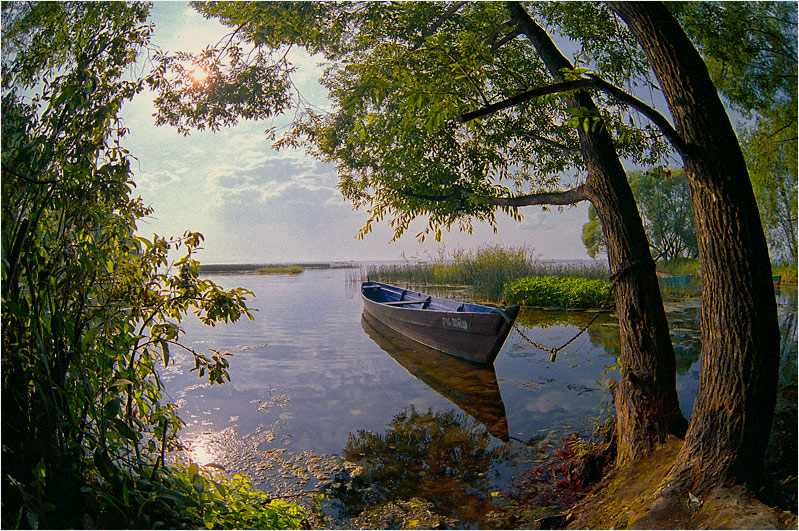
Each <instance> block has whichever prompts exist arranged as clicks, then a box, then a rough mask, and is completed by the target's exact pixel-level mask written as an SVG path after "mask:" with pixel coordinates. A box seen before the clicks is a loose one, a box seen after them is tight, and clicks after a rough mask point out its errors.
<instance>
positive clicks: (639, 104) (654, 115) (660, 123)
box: [586, 74, 688, 155]
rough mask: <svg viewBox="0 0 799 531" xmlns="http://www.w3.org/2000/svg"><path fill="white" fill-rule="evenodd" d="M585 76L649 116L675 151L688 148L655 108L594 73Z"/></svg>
mask: <svg viewBox="0 0 799 531" xmlns="http://www.w3.org/2000/svg"><path fill="white" fill-rule="evenodd" d="M586 76H587V77H588V78H589V79H590V80H591V81H593V83H594V87H595V88H596V89H598V90H601V91H602V92H605V93H607V94H609V95H611V96H613V97H614V98H616V99H617V100H620V101H622V102H624V103H626V104H627V105H629V106H630V107H632V108H633V109H635V110H637V111H638V112H640V113H641V114H643V115H644V116H646V117H647V118H649V120H651V121H652V123H654V124H655V125H656V126H657V127H658V128H659V129H660V130H661V131H663V134H664V135H666V138H668V139H669V141H670V142H671V144H672V145H673V146H674V147H675V148H676V149H677V151H679V152H680V153H682V154H683V155H685V154H686V151H687V150H688V145H687V144H686V143H685V141H683V139H682V137H681V136H680V134H679V133H678V132H677V130H676V129H674V127H673V126H672V125H671V123H670V122H669V121H668V119H667V118H666V117H665V116H663V115H662V114H660V113H659V112H658V111H657V110H656V109H654V108H652V107H650V106H649V105H647V104H646V103H644V102H643V101H641V100H639V99H638V98H636V97H635V96H633V95H632V94H630V93H628V92H625V91H623V90H622V89H620V88H619V87H617V86H615V85H612V84H610V83H608V82H607V81H605V80H604V79H602V78H600V77H598V76H596V75H594V74H586Z"/></svg>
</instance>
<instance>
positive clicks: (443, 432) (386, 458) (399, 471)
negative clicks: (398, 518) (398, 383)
mask: <svg viewBox="0 0 799 531" xmlns="http://www.w3.org/2000/svg"><path fill="white" fill-rule="evenodd" d="M491 439H492V438H491V436H490V435H489V433H488V432H487V431H486V430H485V428H484V427H483V426H482V425H481V424H480V423H478V422H476V421H474V420H472V419H471V418H469V417H466V416H464V415H461V414H458V413H456V412H455V410H450V411H447V412H435V413H434V412H433V411H432V410H429V411H428V412H427V413H419V412H418V411H416V409H415V408H414V407H411V409H410V410H407V411H404V412H402V413H400V414H398V415H397V416H396V417H394V420H393V421H392V422H391V425H390V428H389V429H388V431H387V432H386V433H385V434H376V433H372V432H367V431H359V432H358V433H357V435H355V434H350V438H349V441H348V442H347V446H346V447H345V448H344V457H345V458H346V459H347V460H348V461H350V462H352V463H355V464H357V465H359V466H360V467H362V470H359V471H358V472H357V473H355V474H353V477H352V480H351V483H350V485H348V486H347V487H348V488H341V489H337V490H336V491H335V495H336V496H337V497H338V498H339V499H340V500H341V501H342V502H343V503H344V504H345V506H346V508H347V509H348V510H349V512H350V513H356V512H360V511H361V510H363V509H364V508H365V507H366V506H375V505H379V504H381V503H384V502H387V501H390V500H398V499H405V500H408V499H411V498H421V499H424V500H427V501H430V502H432V503H433V505H434V507H435V508H436V512H439V511H441V512H442V513H444V514H445V515H454V516H456V517H458V518H459V519H463V520H466V521H476V520H477V519H479V513H480V512H481V511H480V509H481V507H482V508H483V509H485V508H486V506H487V504H488V502H487V501H486V499H485V497H486V491H487V490H488V485H487V482H486V477H487V472H488V471H489V469H490V467H491V465H492V463H494V462H498V461H499V460H502V459H506V458H507V451H506V450H505V449H504V448H490V445H491ZM482 512H485V511H482Z"/></svg>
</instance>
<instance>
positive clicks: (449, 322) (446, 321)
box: [441, 317, 469, 330]
mask: <svg viewBox="0 0 799 531" xmlns="http://www.w3.org/2000/svg"><path fill="white" fill-rule="evenodd" d="M441 321H442V323H443V325H444V326H445V327H447V328H458V329H460V330H468V329H469V323H468V322H467V321H466V320H465V319H460V318H458V317H442V318H441Z"/></svg>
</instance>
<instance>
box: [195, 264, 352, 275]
mask: <svg viewBox="0 0 799 531" xmlns="http://www.w3.org/2000/svg"><path fill="white" fill-rule="evenodd" d="M359 266H360V264H358V263H357V262H291V263H280V264H200V273H214V274H221V273H230V274H233V273H252V274H268V273H270V272H273V271H274V272H283V271H288V270H292V271H294V272H301V271H304V270H305V269H351V268H354V267H359Z"/></svg>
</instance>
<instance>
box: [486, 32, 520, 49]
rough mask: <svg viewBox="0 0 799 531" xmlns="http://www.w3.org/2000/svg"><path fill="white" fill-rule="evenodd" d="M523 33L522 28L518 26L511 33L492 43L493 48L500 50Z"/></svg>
mask: <svg viewBox="0 0 799 531" xmlns="http://www.w3.org/2000/svg"><path fill="white" fill-rule="evenodd" d="M521 34H522V30H520V29H519V28H516V29H515V30H513V31H511V32H510V33H508V34H507V35H505V36H504V37H502V38H501V39H500V40H498V41H496V42H495V43H494V44H492V45H491V49H492V50H494V51H496V50H499V49H500V48H502V47H503V46H505V45H506V44H508V43H509V42H510V41H512V40H513V39H515V38H516V37H518V36H519V35H521Z"/></svg>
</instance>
